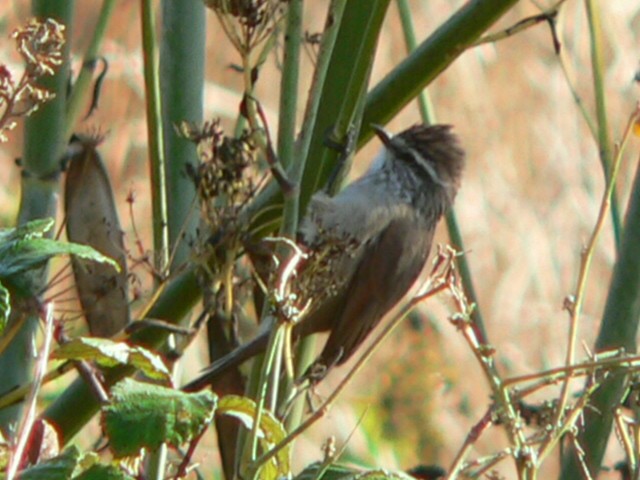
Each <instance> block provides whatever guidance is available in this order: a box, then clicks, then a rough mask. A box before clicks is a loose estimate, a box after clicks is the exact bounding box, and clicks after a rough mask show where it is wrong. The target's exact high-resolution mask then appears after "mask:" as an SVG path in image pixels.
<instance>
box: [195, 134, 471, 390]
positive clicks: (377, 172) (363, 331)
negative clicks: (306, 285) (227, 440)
mask: <svg viewBox="0 0 640 480" xmlns="http://www.w3.org/2000/svg"><path fill="white" fill-rule="evenodd" d="M375 130H376V133H377V135H378V137H379V138H380V139H381V140H382V143H383V144H384V147H383V149H382V151H381V152H380V154H379V155H378V156H377V157H376V159H375V160H374V162H373V164H372V166H371V167H370V169H369V170H368V171H367V172H366V173H365V174H364V175H363V176H362V177H361V178H360V179H358V180H356V181H355V182H353V183H351V184H350V185H349V186H347V187H346V188H345V189H344V190H342V191H341V192H340V193H339V194H337V195H336V196H334V197H329V196H328V195H326V194H325V193H323V192H319V193H316V194H315V195H314V196H313V198H312V199H311V202H310V204H309V208H308V210H307V214H306V216H305V218H304V220H303V221H302V224H301V228H300V235H299V243H300V244H302V245H303V246H305V247H306V248H307V249H308V250H309V251H310V252H311V253H312V255H313V253H314V252H319V251H322V250H323V249H324V250H325V251H326V250H329V253H328V254H327V255H326V257H323V258H327V259H328V260H327V261H328V266H327V265H325V266H324V267H325V268H324V269H322V268H321V269H319V270H320V271H322V275H323V276H329V277H331V279H332V280H331V285H330V286H328V287H327V288H325V289H324V291H325V292H326V293H325V295H323V296H321V297H320V298H317V297H316V296H314V302H313V304H312V305H311V307H310V309H309V311H308V312H306V314H305V316H304V317H303V318H302V319H301V321H300V323H299V324H298V325H297V326H296V327H295V328H294V338H300V337H304V336H306V335H309V334H312V333H318V332H325V331H328V332H329V338H328V339H327V342H326V343H325V345H324V348H323V350H322V352H321V353H320V355H319V357H318V359H317V360H316V362H315V365H316V366H324V367H326V370H328V369H329V368H331V367H332V366H334V365H340V364H342V363H344V362H345V361H347V360H348V359H349V358H350V357H351V356H352V355H353V353H354V352H355V351H356V350H357V348H358V347H359V346H360V345H361V344H362V342H363V341H364V340H365V339H366V338H367V336H368V335H369V333H370V332H371V331H372V330H373V329H374V328H375V327H376V326H377V325H378V324H379V323H380V321H381V320H382V318H383V317H384V315H385V314H386V313H387V312H389V311H390V310H391V309H392V308H393V307H394V306H395V305H396V304H397V303H398V302H399V301H400V299H402V297H403V296H404V295H405V294H406V293H407V292H408V290H409V289H410V288H411V286H412V285H413V283H414V282H415V280H416V279H417V277H418V276H419V275H420V272H421V271H422V270H423V268H424V266H425V263H426V261H427V257H428V256H429V251H430V249H431V244H432V242H433V236H434V232H435V229H436V225H437V223H438V220H439V219H440V218H441V217H442V215H443V214H444V212H445V211H446V210H447V209H448V208H449V207H451V205H452V204H453V201H454V198H455V196H456V193H457V192H458V188H459V187H460V179H461V176H462V170H463V168H464V152H463V150H462V148H461V147H460V145H459V143H458V140H457V138H456V136H455V135H453V133H452V132H451V127H450V126H448V125H434V126H427V125H415V126H413V127H411V128H409V129H407V130H405V131H403V132H401V133H399V134H398V135H395V136H390V135H388V134H387V133H386V132H385V131H383V130H382V129H381V128H379V127H375ZM332 247H336V248H332ZM312 258H313V257H312ZM311 263H313V262H311ZM304 268H305V267H303V271H302V272H301V273H300V279H303V278H304V277H305V272H304ZM316 270H318V269H313V270H312V271H311V273H309V274H308V277H313V275H314V274H315V271H316ZM327 274H328V275H327ZM301 281H302V280H301ZM311 283H313V281H312V282H311ZM319 284H320V285H322V282H319ZM321 289H322V287H321V286H320V287H319V288H318V290H321ZM268 337H269V332H268V331H267V332H262V333H261V334H259V335H258V336H257V337H256V338H254V339H253V340H252V341H250V342H248V343H247V344H245V345H242V346H240V347H239V348H237V349H236V350H235V351H233V352H231V353H230V354H228V355H226V356H224V357H222V358H221V359H219V360H217V361H216V362H214V363H213V364H211V365H210V366H209V367H208V368H207V369H206V370H205V371H204V372H203V373H202V375H201V376H200V377H198V378H197V379H196V380H194V381H192V382H191V383H189V384H188V385H187V386H186V387H185V389H186V390H197V389H199V388H203V387H205V386H207V385H209V384H210V383H212V382H213V381H214V380H215V379H216V378H217V377H218V376H219V375H222V374H223V373H225V372H227V371H228V369H230V368H233V367H236V366H238V365H240V364H241V363H242V362H244V361H245V360H247V359H249V358H251V357H253V356H255V355H256V354H258V353H261V352H263V351H264V350H265V348H266V345H267V341H268Z"/></svg>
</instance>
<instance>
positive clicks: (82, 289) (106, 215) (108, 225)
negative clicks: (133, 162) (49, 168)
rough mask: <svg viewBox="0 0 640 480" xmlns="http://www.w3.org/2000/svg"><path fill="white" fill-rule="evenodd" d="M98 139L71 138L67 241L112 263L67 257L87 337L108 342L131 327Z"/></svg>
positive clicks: (119, 246)
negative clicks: (92, 251) (85, 320)
mask: <svg viewBox="0 0 640 480" xmlns="http://www.w3.org/2000/svg"><path fill="white" fill-rule="evenodd" d="M102 139H103V138H102V137H101V136H100V135H97V134H96V135H87V136H74V138H73V139H72V141H71V143H70V144H69V151H68V153H67V160H68V161H69V167H68V170H67V179H66V183H65V191H64V207H65V212H66V224H67V238H68V239H69V241H71V242H75V243H81V244H84V245H89V246H91V247H93V248H95V249H96V250H97V251H99V252H100V253H102V254H103V255H106V256H108V257H110V258H112V259H114V260H115V261H116V262H117V263H118V265H120V271H119V272H117V271H116V270H115V269H114V268H113V267H111V266H109V265H106V264H101V263H97V262H91V261H87V260H82V259H79V258H75V257H74V258H72V260H71V262H72V266H73V274H74V277H75V280H76V288H77V290H78V296H79V297H80V304H81V305H82V309H83V310H84V315H85V317H86V319H87V323H88V325H89V331H90V332H91V335H94V336H97V337H111V336H113V335H114V334H115V333H116V332H118V331H119V330H121V329H122V328H124V327H125V326H126V325H127V324H128V323H129V322H130V311H129V300H128V295H127V262H126V254H125V249H124V242H123V233H122V229H121V228H120V221H119V220H118V212H117V211H116V206H115V202H114V199H113V191H112V188H111V182H110V181H109V176H108V174H107V171H106V169H105V167H104V164H103V163H102V160H101V158H100V155H99V154H98V151H97V146H98V145H99V144H100V143H101V141H102Z"/></svg>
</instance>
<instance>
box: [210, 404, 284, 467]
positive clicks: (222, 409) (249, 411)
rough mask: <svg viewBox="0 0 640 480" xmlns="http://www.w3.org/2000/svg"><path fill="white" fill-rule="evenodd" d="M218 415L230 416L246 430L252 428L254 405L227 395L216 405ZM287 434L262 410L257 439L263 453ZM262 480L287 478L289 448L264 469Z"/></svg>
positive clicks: (273, 418)
mask: <svg viewBox="0 0 640 480" xmlns="http://www.w3.org/2000/svg"><path fill="white" fill-rule="evenodd" d="M216 413H217V414H218V415H230V416H232V417H234V418H236V419H237V420H239V421H240V422H242V424H243V425H244V426H245V427H246V428H247V429H248V430H251V429H252V428H253V421H254V418H255V413H256V404H255V402H254V401H253V400H251V399H249V398H246V397H240V396H237V395H227V396H225V397H223V398H221V399H220V401H219V403H218V411H217V412H216ZM286 435H287V432H286V430H285V428H284V426H283V425H282V423H281V422H280V421H279V420H278V419H277V418H275V417H274V416H273V415H272V414H271V413H270V412H269V411H266V410H263V411H262V415H261V416H260V427H259V429H258V437H259V441H260V444H261V446H262V449H263V451H265V452H266V451H268V450H270V449H271V448H273V447H274V446H276V445H277V444H278V443H280V442H281V441H282V440H284V439H285V437H286ZM263 468H264V469H265V470H266V471H263V472H262V476H263V477H264V478H280V477H287V476H289V475H290V473H291V448H290V446H286V447H285V448H283V449H282V450H280V452H278V454H277V455H276V456H275V457H273V459H272V460H271V461H270V462H268V463H267V464H266V465H265V466H264V467H263Z"/></svg>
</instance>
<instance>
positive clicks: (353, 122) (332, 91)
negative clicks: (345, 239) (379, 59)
mask: <svg viewBox="0 0 640 480" xmlns="http://www.w3.org/2000/svg"><path fill="white" fill-rule="evenodd" d="M388 7H389V1H388V0H376V1H371V2H347V6H346V8H345V12H344V17H343V20H342V22H341V23H340V30H339V32H338V38H337V39H336V47H335V48H334V50H333V53H332V56H331V62H330V64H329V70H328V72H327V81H326V82H325V84H324V86H323V88H322V94H321V99H322V101H321V103H320V105H319V108H318V113H317V115H316V118H315V121H314V124H313V130H312V131H311V133H312V136H311V139H310V143H309V150H308V152H309V153H308V159H307V162H308V165H307V166H306V169H305V173H304V177H303V181H302V185H301V199H300V203H301V208H302V210H304V208H305V207H306V205H307V203H308V201H309V199H310V198H311V195H312V194H313V193H314V192H315V191H317V190H318V189H319V188H321V187H323V186H324V184H325V183H326V181H327V179H328V178H329V176H330V175H331V174H332V173H333V172H334V171H335V169H336V168H341V170H342V172H341V173H344V172H346V171H348V168H345V167H347V166H346V165H338V164H337V163H338V160H339V159H344V154H345V153H349V154H350V153H353V152H345V151H340V149H341V148H342V149H346V148H348V147H349V145H347V143H348V135H349V134H350V132H352V131H353V132H356V133H357V131H358V129H359V126H360V117H356V112H357V110H358V107H359V106H360V107H361V105H362V103H361V102H362V99H363V97H364V95H366V92H367V88H368V86H369V75H370V73H371V67H372V64H373V58H374V55H375V51H376V46H377V44H378V37H379V34H380V29H381V27H382V22H383V20H384V17H385V15H386V12H387V8H388ZM304 128H306V127H303V129H304ZM327 142H331V143H333V144H334V146H333V147H328V146H327ZM339 181H340V178H338V179H337V181H336V182H335V183H336V184H339Z"/></svg>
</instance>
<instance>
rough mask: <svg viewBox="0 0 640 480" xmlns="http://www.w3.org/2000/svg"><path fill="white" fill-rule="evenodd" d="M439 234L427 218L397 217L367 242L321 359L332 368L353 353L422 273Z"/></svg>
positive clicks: (319, 359) (320, 360)
mask: <svg viewBox="0 0 640 480" xmlns="http://www.w3.org/2000/svg"><path fill="white" fill-rule="evenodd" d="M433 234H434V230H433V228H432V229H426V228H425V226H424V223H423V220H422V219H418V218H416V217H415V216H413V215H407V216H402V217H400V218H396V219H394V220H393V221H391V222H390V223H389V224H388V225H387V226H386V228H384V229H383V230H382V231H381V232H380V234H379V235H377V236H376V237H374V238H372V239H371V240H370V243H369V244H368V245H365V246H364V251H363V252H362V255H361V256H360V260H359V264H358V266H357V267H356V269H355V273H354V275H353V276H352V278H351V280H350V282H349V284H348V285H347V287H346V296H345V298H344V300H343V301H344V308H343V309H342V311H341V313H339V315H338V316H337V317H336V318H335V319H334V320H333V328H332V329H331V333H330V335H329V338H328V340H327V343H326V344H325V346H324V349H323V351H322V353H321V354H320V357H319V358H318V361H319V362H321V363H322V364H324V365H326V366H331V365H333V364H341V363H343V362H345V361H346V360H347V359H348V358H349V357H351V355H352V354H353V352H354V351H355V350H356V348H358V346H359V345H360V344H361V343H362V342H363V341H364V339H365V338H366V337H367V336H368V335H369V333H370V332H371V330H373V329H374V328H375V327H376V326H377V325H378V323H380V320H381V319H382V318H383V317H384V315H385V314H386V313H387V312H388V311H389V310H391V309H392V308H393V307H394V306H395V305H396V304H397V303H398V302H399V301H400V299H401V298H402V297H403V296H404V295H405V294H406V293H407V291H408V290H409V288H411V285H413V283H414V282H415V280H416V278H417V277H418V276H419V275H420V272H421V271H422V269H423V267H424V264H425V262H426V260H427V257H428V255H429V250H430V248H431V243H432V241H433Z"/></svg>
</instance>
